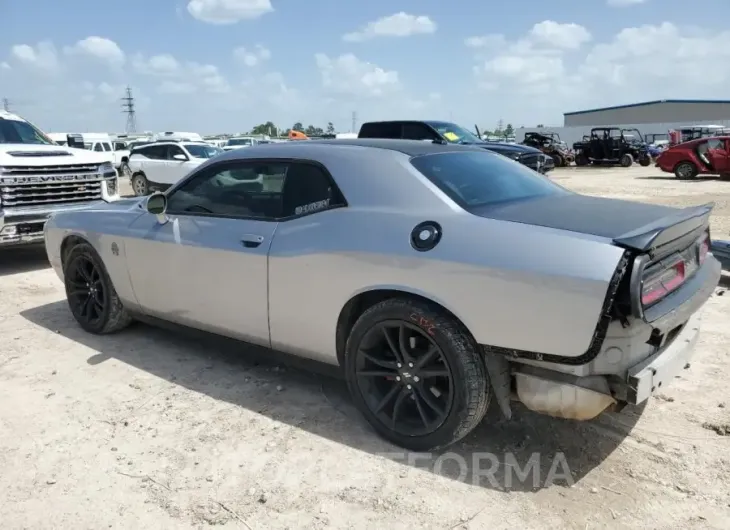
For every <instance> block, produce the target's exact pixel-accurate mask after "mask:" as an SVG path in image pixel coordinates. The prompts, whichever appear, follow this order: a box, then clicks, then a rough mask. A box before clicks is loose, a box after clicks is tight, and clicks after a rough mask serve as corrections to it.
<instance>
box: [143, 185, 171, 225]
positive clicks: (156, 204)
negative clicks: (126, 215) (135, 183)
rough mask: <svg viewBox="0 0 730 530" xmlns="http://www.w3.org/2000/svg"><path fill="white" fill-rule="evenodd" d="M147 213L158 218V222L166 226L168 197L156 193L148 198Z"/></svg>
mask: <svg viewBox="0 0 730 530" xmlns="http://www.w3.org/2000/svg"><path fill="white" fill-rule="evenodd" d="M146 207H147V211H148V212H149V213H151V214H152V215H156V216H157V220H158V221H159V222H160V223H162V224H164V223H166V222H167V216H166V215H165V211H167V195H165V194H164V193H162V192H159V191H156V192H154V193H153V194H152V195H150V196H149V197H147V203H146Z"/></svg>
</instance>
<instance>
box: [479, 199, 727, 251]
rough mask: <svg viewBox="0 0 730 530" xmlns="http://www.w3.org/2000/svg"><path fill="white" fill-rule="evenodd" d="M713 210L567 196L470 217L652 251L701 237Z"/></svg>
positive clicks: (501, 207)
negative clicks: (672, 242) (532, 226)
mask: <svg viewBox="0 0 730 530" xmlns="http://www.w3.org/2000/svg"><path fill="white" fill-rule="evenodd" d="M713 207H714V204H712V203H710V204H705V205H702V206H692V207H689V208H672V207H670V206H660V205H656V204H643V203H638V202H632V201H625V200H619V199H606V198H602V197H591V196H587V195H579V194H577V193H567V194H559V195H550V196H547V197H538V198H535V199H529V200H525V201H518V202H513V203H508V204H501V205H500V204H496V205H488V206H482V207H477V208H474V209H473V210H471V213H473V214H475V215H479V216H481V217H487V218H490V219H496V220H501V221H510V222H514V223H524V224H531V225H536V226H543V227H547V228H555V229H558V230H567V231H570V232H577V233H581V234H588V235H593V236H598V237H603V238H606V239H609V240H611V241H612V242H613V244H615V245H617V246H619V247H622V248H625V249H627V250H632V251H635V252H640V253H647V252H649V253H650V252H652V251H654V250H655V249H657V248H658V247H660V246H663V245H666V244H667V243H670V242H671V241H674V240H676V239H680V238H682V237H683V236H686V235H689V234H691V233H695V232H698V233H699V232H700V231H701V229H702V228H703V227H706V226H707V225H708V224H709V217H710V212H711V211H712V208H713Z"/></svg>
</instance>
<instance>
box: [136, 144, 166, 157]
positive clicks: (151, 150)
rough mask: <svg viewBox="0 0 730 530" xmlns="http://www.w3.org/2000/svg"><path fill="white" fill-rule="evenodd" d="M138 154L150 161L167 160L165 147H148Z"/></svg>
mask: <svg viewBox="0 0 730 530" xmlns="http://www.w3.org/2000/svg"><path fill="white" fill-rule="evenodd" d="M140 152H141V154H143V155H144V156H146V157H147V158H149V159H150V160H165V159H166V158H167V146H166V145H150V146H149V147H145V148H144V149H143V150H141V151H140Z"/></svg>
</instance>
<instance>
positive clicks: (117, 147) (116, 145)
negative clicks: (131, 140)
mask: <svg viewBox="0 0 730 530" xmlns="http://www.w3.org/2000/svg"><path fill="white" fill-rule="evenodd" d="M126 149H127V146H126V145H125V144H124V142H114V150H115V151H124V150H126Z"/></svg>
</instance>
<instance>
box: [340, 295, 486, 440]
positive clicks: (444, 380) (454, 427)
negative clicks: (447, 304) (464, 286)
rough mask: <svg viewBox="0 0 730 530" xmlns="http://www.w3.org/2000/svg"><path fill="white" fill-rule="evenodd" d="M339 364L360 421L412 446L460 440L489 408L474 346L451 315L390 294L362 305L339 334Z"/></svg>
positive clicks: (475, 344) (479, 355) (472, 341)
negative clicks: (344, 335)
mask: <svg viewBox="0 0 730 530" xmlns="http://www.w3.org/2000/svg"><path fill="white" fill-rule="evenodd" d="M410 361H412V362H410ZM409 362H410V364H409ZM399 363H400V366H399ZM344 364H345V376H346V379H347V385H348V388H349V389H350V393H351V395H352V399H353V401H354V404H355V406H356V407H357V408H358V410H359V411H360V412H361V413H362V414H363V416H365V419H366V420H367V421H368V422H369V423H370V425H372V427H373V428H374V429H375V431H376V432H377V433H378V434H380V435H381V436H382V437H383V438H385V439H386V440H388V441H390V442H392V443H394V444H396V445H398V446H400V447H403V448H406V449H410V450H413V451H429V450H435V449H439V448H443V447H446V446H448V445H451V444H453V443H454V442H456V441H458V440H460V439H461V438H463V437H464V436H466V435H467V434H469V433H470V432H471V431H472V430H473V429H474V427H476V426H477V424H479V422H480V421H481V420H482V418H483V417H484V414H485V413H486V411H487V407H488V405H489V397H490V392H489V383H488V376H487V373H486V368H485V366H484V361H483V359H482V357H481V354H480V351H479V346H478V345H477V343H476V342H475V340H474V339H473V338H472V336H471V335H470V334H469V332H468V331H467V330H466V329H465V328H464V326H463V325H462V324H461V323H460V322H459V321H457V320H456V319H455V318H454V317H452V316H450V315H449V314H447V313H446V312H445V311H443V310H442V309H440V308H438V307H435V306H433V305H431V304H429V303H426V302H423V301H420V300H413V299H408V298H393V299H389V300H385V301H383V302H380V303H379V304H376V305H374V306H373V307H371V308H369V309H367V310H366V311H365V312H364V313H363V314H362V315H361V316H360V318H358V320H357V322H356V323H355V325H354V326H353V328H352V332H351V333H350V336H349V337H348V339H347V345H346V347H345V362H344Z"/></svg>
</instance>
